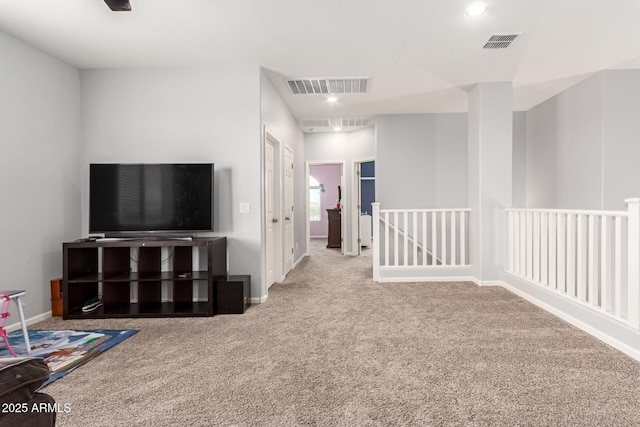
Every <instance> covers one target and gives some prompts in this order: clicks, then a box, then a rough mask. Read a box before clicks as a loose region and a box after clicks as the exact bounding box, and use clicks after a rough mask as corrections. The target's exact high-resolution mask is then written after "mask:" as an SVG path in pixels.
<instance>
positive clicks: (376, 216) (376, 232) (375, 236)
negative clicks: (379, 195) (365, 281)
mask: <svg viewBox="0 0 640 427" xmlns="http://www.w3.org/2000/svg"><path fill="white" fill-rule="evenodd" d="M371 207H372V208H373V212H372V213H373V218H372V219H373V233H372V234H371V241H372V243H373V281H374V282H379V281H380V238H379V236H380V203H377V202H376V203H371Z"/></svg>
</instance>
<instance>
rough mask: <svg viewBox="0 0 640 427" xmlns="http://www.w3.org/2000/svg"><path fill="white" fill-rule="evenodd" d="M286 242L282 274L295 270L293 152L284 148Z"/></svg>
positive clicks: (283, 252) (284, 244)
mask: <svg viewBox="0 0 640 427" xmlns="http://www.w3.org/2000/svg"><path fill="white" fill-rule="evenodd" d="M283 169H284V170H283V176H284V210H283V211H284V223H283V226H284V233H283V234H284V242H283V244H282V259H283V269H282V275H283V276H284V275H286V274H287V273H288V272H289V271H291V270H293V152H292V151H291V150H290V149H289V148H288V147H285V149H284V167H283Z"/></svg>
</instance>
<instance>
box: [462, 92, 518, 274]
mask: <svg viewBox="0 0 640 427" xmlns="http://www.w3.org/2000/svg"><path fill="white" fill-rule="evenodd" d="M468 120H469V140H468V147H469V175H468V177H469V186H468V194H469V208H470V209H471V212H470V214H469V260H470V262H471V264H472V271H473V276H474V277H475V278H476V279H477V280H478V281H479V282H480V283H481V284H491V283H492V282H494V281H497V280H500V277H501V272H502V270H503V269H504V268H505V266H506V264H507V255H508V252H507V215H506V212H505V209H507V208H510V207H511V206H512V197H513V187H512V172H513V166H512V161H513V125H512V123H513V88H512V85H511V82H496V83H479V84H477V85H476V86H474V88H473V89H472V90H471V91H470V93H469V115H468Z"/></svg>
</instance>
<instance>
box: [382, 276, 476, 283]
mask: <svg viewBox="0 0 640 427" xmlns="http://www.w3.org/2000/svg"><path fill="white" fill-rule="evenodd" d="M380 282H382V283H402V282H473V283H475V284H478V282H477V280H476V278H475V277H469V276H458V277H454V276H442V277H419V276H417V277H381V278H380Z"/></svg>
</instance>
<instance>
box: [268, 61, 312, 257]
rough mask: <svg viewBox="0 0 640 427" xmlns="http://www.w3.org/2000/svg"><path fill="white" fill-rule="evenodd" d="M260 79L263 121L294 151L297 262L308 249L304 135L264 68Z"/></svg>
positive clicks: (294, 224) (295, 252)
mask: <svg viewBox="0 0 640 427" xmlns="http://www.w3.org/2000/svg"><path fill="white" fill-rule="evenodd" d="M260 81H261V83H260V110H261V114H262V123H263V124H264V125H266V126H267V127H268V128H269V129H270V131H271V132H272V133H273V135H274V136H275V137H276V138H278V139H280V140H281V142H283V143H284V144H285V145H287V146H288V147H289V148H291V149H292V151H293V159H294V171H293V180H294V183H293V187H294V188H293V192H294V203H293V213H294V223H293V227H294V230H293V240H294V243H293V251H294V252H293V261H294V263H295V262H296V261H298V260H299V259H300V258H302V257H303V256H304V254H305V253H306V252H307V238H306V231H305V230H306V228H305V227H306V205H305V203H306V202H305V200H306V199H305V197H306V178H305V167H304V134H303V133H302V131H301V130H300V127H299V126H298V122H297V121H296V120H295V118H294V117H293V115H292V114H291V112H290V111H289V108H288V107H287V105H286V104H285V103H284V101H283V99H282V97H281V96H280V94H279V93H278V92H277V91H276V89H275V87H274V86H273V84H272V83H271V81H270V80H269V79H268V77H267V76H266V74H265V72H264V70H261V73H260Z"/></svg>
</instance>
